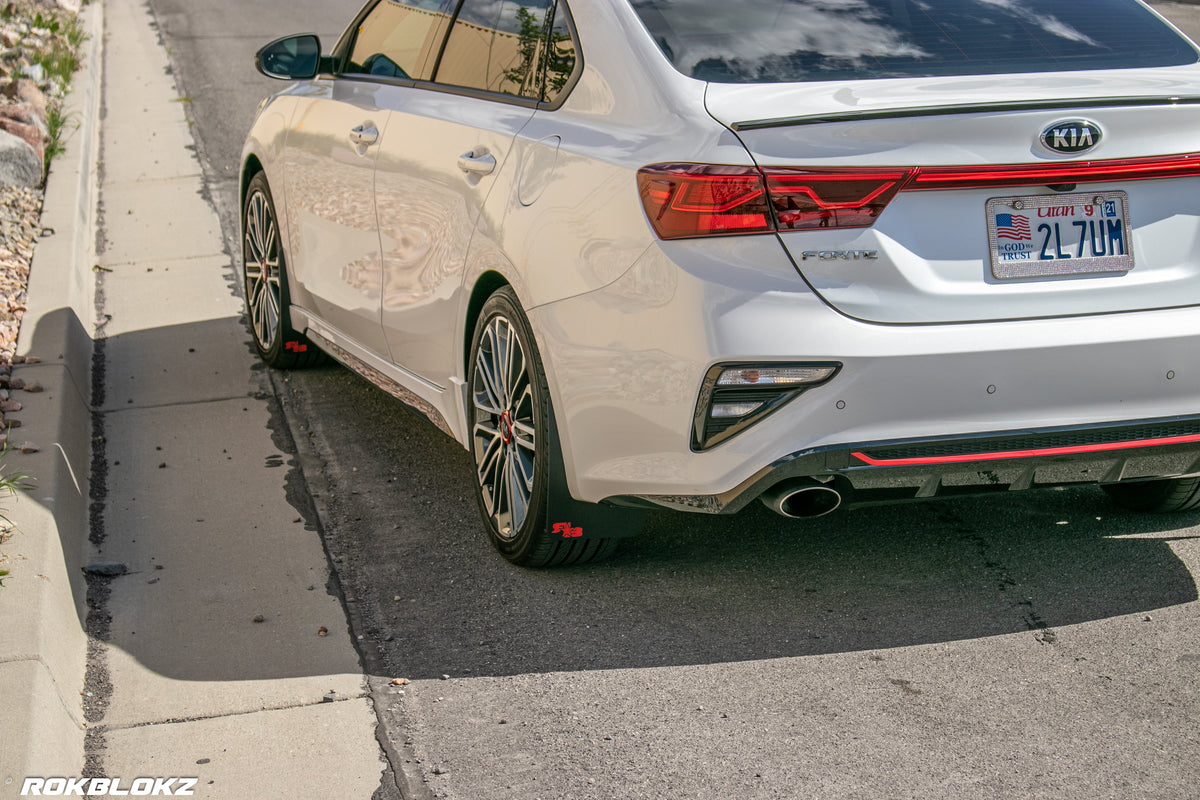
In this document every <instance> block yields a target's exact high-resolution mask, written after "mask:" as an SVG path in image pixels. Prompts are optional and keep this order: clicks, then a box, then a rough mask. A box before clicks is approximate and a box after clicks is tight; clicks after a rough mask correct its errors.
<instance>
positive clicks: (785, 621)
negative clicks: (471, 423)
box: [281, 367, 1200, 679]
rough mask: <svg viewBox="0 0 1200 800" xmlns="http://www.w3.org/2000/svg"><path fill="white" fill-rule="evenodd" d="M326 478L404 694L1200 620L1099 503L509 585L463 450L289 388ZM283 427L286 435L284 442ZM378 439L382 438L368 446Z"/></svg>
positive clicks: (705, 543) (1159, 527)
mask: <svg viewBox="0 0 1200 800" xmlns="http://www.w3.org/2000/svg"><path fill="white" fill-rule="evenodd" d="M285 380H286V383H284V384H283V385H285V386H286V387H287V388H286V389H285V390H284V391H283V392H282V393H281V394H282V395H283V396H285V398H286V399H285V407H286V408H287V414H286V416H287V417H288V418H289V419H290V420H293V421H295V420H301V422H300V423H299V424H301V425H303V426H305V429H306V430H308V429H309V428H310V426H311V431H310V432H311V433H313V434H314V435H313V436H303V437H300V436H298V437H297V439H298V440H300V441H301V446H302V447H307V446H312V447H315V448H317V449H320V448H321V447H322V445H321V444H320V443H321V442H325V445H324V447H325V450H324V451H323V452H319V453H315V456H316V457H315V459H314V460H315V461H318V462H320V463H322V464H323V469H322V480H323V481H326V482H327V488H326V491H327V492H328V496H327V497H326V500H325V503H324V510H323V514H322V522H323V525H324V527H325V530H324V534H325V537H326V542H327V546H328V548H329V550H330V552H331V553H332V554H333V558H334V564H335V568H336V569H337V571H338V574H339V576H340V580H341V583H342V586H343V587H344V590H345V592H346V595H347V597H348V598H353V602H350V603H348V604H347V608H348V609H349V610H350V614H351V619H352V626H353V627H354V629H355V631H356V633H358V634H361V635H362V636H363V640H362V641H361V642H360V647H361V649H362V651H363V655H364V658H365V660H366V662H367V667H368V669H369V670H370V671H372V672H376V671H378V672H379V673H380V674H382V675H385V676H386V675H392V676H395V675H403V676H405V677H408V678H414V679H415V678H432V677H439V676H441V675H447V674H448V675H451V676H459V677H462V676H499V675H511V674H520V673H535V672H551V671H571V670H591V669H622V668H642V667H657V666H668V665H687V664H708V663H720V662H732V661H745V660H753V659H769V658H780V657H791V656H806V655H815V654H824V653H834V652H846V651H861V650H875V649H881V648H890V647H901V646H908V645H918V644H924V643H932V642H945V641H952V640H966V639H975V638H979V637H985V636H998V635H1005V634H1013V633H1020V632H1028V633H1029V634H1030V635H1032V636H1036V637H1039V641H1044V642H1053V641H1054V639H1055V636H1056V634H1055V630H1054V629H1055V628H1057V627H1062V626H1067V625H1073V624H1076V623H1081V622H1087V621H1091V620H1098V619H1106V618H1110V617H1117V616H1121V615H1131V614H1144V613H1146V612H1149V611H1151V610H1153V609H1157V608H1162V607H1165V606H1171V605H1176V604H1180V603H1186V602H1189V601H1193V600H1195V599H1196V598H1197V590H1196V583H1195V580H1194V579H1193V576H1192V573H1191V572H1190V571H1189V569H1188V567H1187V565H1185V564H1184V563H1183V562H1182V561H1181V560H1180V559H1179V558H1178V557H1177V556H1176V554H1175V553H1174V552H1173V551H1172V549H1171V547H1170V540H1171V539H1174V538H1191V537H1196V536H1200V530H1198V529H1196V528H1195V527H1192V526H1195V525H1197V524H1198V523H1200V514H1183V515H1174V516H1150V515H1137V514H1131V513H1128V512H1124V511H1120V510H1118V509H1117V508H1116V507H1114V506H1113V505H1112V504H1111V503H1110V502H1109V501H1108V500H1107V498H1106V497H1105V495H1104V494H1103V492H1101V491H1100V490H1099V489H1098V488H1096V487H1083V488H1075V489H1069V490H1049V491H1039V492H1025V493H1020V494H1014V495H1010V496H1006V497H1004V498H987V499H983V498H980V499H960V500H947V501H935V502H927V503H922V504H911V505H903V506H891V507H883V508H870V509H860V510H855V511H852V512H848V513H838V514H834V515H830V516H827V517H823V518H820V519H812V520H787V519H783V518H781V517H778V516H776V515H774V514H772V513H771V512H770V511H768V510H767V509H766V508H764V507H762V506H761V505H759V504H757V503H755V504H752V506H751V507H749V508H747V509H745V510H744V511H743V512H742V513H740V514H738V515H736V516H732V517H709V516H702V515H694V514H684V513H675V512H668V511H662V512H655V513H653V514H652V515H651V516H650V518H649V521H648V524H647V526H646V529H645V531H644V532H643V533H642V534H641V535H640V536H639V537H636V538H632V539H628V540H625V541H623V542H622V543H621V546H620V549H619V550H618V551H617V553H616V555H615V556H614V557H612V558H611V559H609V560H608V561H605V562H603V563H599V564H594V565H588V566H583V567H576V568H566V569H550V570H528V569H522V568H518V567H513V566H511V565H509V564H508V563H507V562H505V561H504V560H503V559H502V558H500V557H499V556H498V555H497V554H496V553H495V552H494V551H493V550H492V549H491V546H490V544H488V542H487V541H486V537H485V536H484V533H483V529H482V527H481V523H480V520H479V514H478V511H477V509H476V507H475V503H474V500H473V499H472V484H471V481H472V480H473V479H474V474H473V467H472V464H471V462H470V458H469V456H468V454H467V453H466V451H465V450H463V449H462V448H461V447H460V446H459V445H458V444H456V443H454V442H452V441H450V440H449V439H448V438H447V437H445V436H443V435H442V434H440V433H439V432H438V431H437V430H435V429H434V428H433V427H432V426H431V425H429V424H427V423H425V422H424V421H422V420H420V419H418V418H417V417H416V416H415V415H414V414H412V413H411V412H408V411H407V410H405V409H404V408H403V407H402V406H400V405H398V404H396V403H394V402H393V401H391V399H390V398H387V397H386V396H383V395H382V393H380V392H378V391H377V390H375V389H373V388H372V387H370V386H368V385H366V384H365V383H364V382H363V381H361V380H359V379H357V378H355V377H354V376H353V375H351V374H350V373H348V372H346V371H344V370H342V369H340V368H338V367H331V368H328V369H324V370H319V371H316V372H309V373H294V374H292V375H289V376H286V378H285ZM294 424H295V423H294ZM380 431H389V432H394V435H387V436H380V434H379V432H380Z"/></svg>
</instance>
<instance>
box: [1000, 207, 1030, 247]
mask: <svg viewBox="0 0 1200 800" xmlns="http://www.w3.org/2000/svg"><path fill="white" fill-rule="evenodd" d="M996 238H997V239H1013V240H1015V241H1018V242H1028V241H1029V218H1028V217H1023V216H1021V215H1020V214H997V215H996Z"/></svg>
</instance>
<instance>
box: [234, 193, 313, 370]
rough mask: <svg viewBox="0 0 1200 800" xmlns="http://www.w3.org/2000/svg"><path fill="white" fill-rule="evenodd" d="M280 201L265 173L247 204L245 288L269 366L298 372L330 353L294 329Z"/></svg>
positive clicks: (257, 337) (259, 348)
mask: <svg viewBox="0 0 1200 800" xmlns="http://www.w3.org/2000/svg"><path fill="white" fill-rule="evenodd" d="M277 220H278V217H277V216H276V214H275V202H274V201H273V200H272V199H271V188H270V186H268V185H267V176H266V174H264V173H262V172H259V173H258V174H257V175H255V176H254V177H253V178H252V179H251V180H250V184H249V186H248V187H247V189H246V200H245V202H244V203H243V205H242V230H243V237H242V288H243V289H244V290H245V292H246V321H247V323H248V324H249V326H250V335H251V337H252V338H253V339H254V348H255V349H256V350H257V351H258V355H259V357H260V358H262V360H263V361H265V362H266V363H267V365H268V366H271V367H275V368H276V369H297V368H302V367H309V366H313V365H315V364H319V363H321V362H323V361H324V360H325V354H324V353H322V352H321V351H320V350H319V349H317V348H316V347H315V346H314V345H313V344H312V343H311V342H309V341H308V339H306V338H305V337H304V335H303V334H301V333H297V332H296V331H295V330H293V329H292V321H291V316H290V314H289V312H288V308H289V305H288V304H289V303H290V300H291V298H290V295H289V293H288V283H287V263H286V261H285V259H284V255H283V245H282V243H281V241H280V238H279V225H278V223H277Z"/></svg>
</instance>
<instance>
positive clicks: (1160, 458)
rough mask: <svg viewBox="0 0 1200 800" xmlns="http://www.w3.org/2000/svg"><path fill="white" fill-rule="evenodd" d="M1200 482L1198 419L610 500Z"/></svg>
mask: <svg viewBox="0 0 1200 800" xmlns="http://www.w3.org/2000/svg"><path fill="white" fill-rule="evenodd" d="M1198 474H1200V416H1195V417H1177V418H1172V419H1158V420H1145V421H1138V422H1129V423H1119V424H1111V425H1091V426H1075V427H1068V428H1053V429H1045V430H1038V431H1009V432H1002V433H990V434H977V435H973V436H969V437H965V438H963V437H959V438H951V437H940V438H931V439H921V440H906V441H888V442H868V443H862V444H856V445H848V446H839V447H830V448H818V449H815V450H805V451H800V452H796V453H791V454H789V455H787V456H785V457H784V458H781V459H779V460H778V461H776V462H775V463H773V464H771V465H770V466H768V467H766V468H764V469H762V470H760V471H759V472H758V473H756V474H755V475H754V476H753V477H751V478H750V479H748V480H746V481H744V482H743V483H741V484H739V485H738V486H736V487H734V488H733V489H731V490H729V491H727V492H722V493H720V494H709V495H631V496H624V497H612V498H608V502H611V503H614V504H617V505H653V506H661V507H665V508H673V509H678V510H682V511H695V512H701V513H708V514H732V513H736V512H737V511H740V510H741V509H742V508H743V507H744V506H746V505H747V504H748V503H750V502H751V501H753V500H754V499H756V498H758V497H759V496H760V495H762V494H763V493H764V492H766V491H768V490H769V489H771V487H773V486H775V485H777V484H780V483H783V482H785V481H792V480H795V479H800V478H810V479H813V480H815V481H817V482H820V483H823V484H826V485H828V486H830V487H831V488H834V489H836V490H837V491H838V492H839V493H840V494H841V495H842V505H844V506H849V507H860V506H867V505H876V504H885V503H899V502H905V501H908V500H924V499H929V498H935V497H960V496H967V495H983V494H995V493H1001V492H1010V491H1018V490H1024V489H1038V488H1051V487H1056V486H1067V485H1071V484H1081V483H1116V482H1119V481H1136V480H1148V479H1154V478H1165V477H1185V476H1192V475H1198Z"/></svg>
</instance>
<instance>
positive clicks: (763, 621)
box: [150, 0, 1200, 800]
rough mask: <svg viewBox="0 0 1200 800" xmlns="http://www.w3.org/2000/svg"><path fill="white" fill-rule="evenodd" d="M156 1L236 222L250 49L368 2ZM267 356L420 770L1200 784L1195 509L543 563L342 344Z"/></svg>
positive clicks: (425, 788)
mask: <svg viewBox="0 0 1200 800" xmlns="http://www.w3.org/2000/svg"><path fill="white" fill-rule="evenodd" d="M150 5H151V7H152V8H153V10H154V12H155V14H156V15H157V18H158V20H159V23H160V26H161V29H162V33H163V36H164V38H165V41H166V44H167V45H168V47H169V48H170V51H171V53H172V54H173V59H174V64H175V68H176V69H177V71H178V80H179V83H180V85H181V90H182V93H183V94H184V95H185V96H186V98H187V102H188V107H189V109H190V116H191V118H192V120H193V121H194V123H195V126H194V130H195V132H196V134H197V137H198V139H199V142H200V148H201V151H202V152H201V154H202V156H203V160H204V162H205V168H206V173H207V177H208V181H209V185H210V189H211V191H212V194H213V197H214V200H215V202H216V204H217V206H218V209H219V210H220V212H221V214H222V219H223V220H224V222H225V225H226V234H227V236H228V237H229V241H230V243H231V246H232V243H233V242H234V241H236V222H235V221H236V213H237V212H236V206H235V202H234V198H235V192H236V182H235V176H236V174H237V162H238V157H239V154H240V151H241V143H242V137H243V136H244V133H245V130H246V129H247V128H248V126H249V124H250V120H251V118H252V115H253V111H254V108H255V105H256V104H257V102H258V100H259V99H260V97H261V96H262V95H263V94H265V93H266V92H269V91H271V90H273V89H274V88H277V87H278V86H279V84H276V83H273V82H271V81H268V80H266V79H264V78H261V77H260V76H258V75H257V74H256V73H254V72H253V68H252V64H251V58H252V54H253V52H254V51H255V50H256V49H257V47H258V46H260V45H261V44H263V43H265V42H266V41H268V40H270V39H272V38H275V37H276V36H278V35H282V34H286V33H293V32H299V31H309V30H312V31H317V32H319V33H321V34H322V37H323V39H325V40H326V41H327V42H329V43H332V41H333V40H334V38H335V37H336V34H337V33H338V32H339V31H340V28H341V26H342V25H343V24H344V23H345V22H346V21H347V20H348V19H349V18H350V16H351V15H352V14H353V13H354V11H355V10H356V7H357V3H356V2H318V1H317V0H299V1H295V0H293V1H292V2H287V3H284V2H279V0H260V1H259V2H255V3H253V4H251V3H244V2H242V3H238V2H232V1H231V0H210V2H208V3H204V4H196V3H189V2H184V1H183V0H150ZM1162 8H1163V9H1164V10H1166V11H1168V12H1169V13H1172V14H1176V15H1178V17H1177V18H1178V19H1180V20H1182V21H1183V23H1185V24H1187V25H1196V23H1197V22H1200V14H1198V12H1197V9H1196V8H1195V7H1194V6H1190V7H1188V6H1177V5H1174V4H1165V5H1163V6H1162ZM1192 30H1193V31H1194V32H1195V31H1200V26H1196V27H1193V28H1192ZM273 382H274V385H275V387H276V390H277V392H278V394H279V396H280V399H281V402H282V404H283V407H284V409H285V416H286V420H281V421H280V422H279V423H278V424H279V425H280V426H281V428H280V430H279V431H278V433H280V434H281V440H283V439H286V438H287V436H286V435H283V434H287V435H290V436H291V438H293V439H294V440H295V441H296V442H297V447H298V449H297V452H296V462H295V464H294V465H293V467H292V470H293V475H292V480H291V485H292V486H293V488H294V492H293V495H294V501H295V503H296V504H297V506H298V507H300V508H301V509H302V511H303V512H304V513H305V514H306V515H308V517H309V520H310V522H312V523H313V524H319V525H320V526H321V529H322V531H323V534H324V537H325V542H326V548H327V550H328V552H329V555H330V558H331V560H332V563H333V565H334V568H335V570H336V572H337V575H338V578H339V582H340V591H341V592H342V593H343V596H344V600H345V604H346V608H347V609H348V611H349V614H350V618H351V625H352V628H353V632H354V633H355V635H356V636H361V637H362V638H361V640H360V642H359V644H360V649H361V654H362V657H363V660H364V665H365V668H366V670H367V671H368V673H369V674H370V675H371V676H372V684H373V686H374V687H375V690H376V691H375V696H376V706H377V710H378V712H379V715H380V720H381V723H382V727H381V731H382V733H381V737H382V738H383V739H384V740H386V741H387V742H389V744H390V746H391V753H390V755H391V757H392V759H393V762H394V765H395V766H396V767H397V770H398V772H399V773H400V775H401V776H402V783H403V784H404V785H403V787H402V788H403V790H404V791H405V792H406V793H408V794H410V795H412V796H415V797H428V796H431V795H432V794H434V793H436V794H438V795H439V796H446V797H456V798H463V799H464V800H484V799H485V798H526V799H527V798H534V797H540V798H551V797H562V798H571V799H572V800H575V799H576V798H587V797H604V798H651V797H653V798H722V799H724V798H728V797H755V798H757V797H822V798H834V797H846V798H852V797H910V796H911V797H922V798H932V797H937V798H959V797H961V798H972V800H974V798H982V797H996V798H1000V797H1003V798H1012V797H1054V798H1081V799H1082V798H1087V800H1095V799H1096V798H1132V797H1138V798H1140V797H1155V798H1181V799H1183V798H1187V800H1194V798H1195V797H1196V788H1195V787H1196V785H1197V783H1200V732H1198V731H1197V728H1196V724H1195V720H1196V718H1197V715H1198V714H1200V697H1198V695H1197V687H1198V686H1200V625H1198V624H1197V622H1198V621H1200V603H1197V589H1196V575H1197V574H1200V528H1198V527H1197V526H1198V525H1200V515H1195V514H1193V515H1186V516H1180V517H1170V518H1161V517H1146V516H1137V515H1132V514H1127V513H1123V512H1120V511H1118V510H1116V509H1115V508H1114V507H1112V506H1111V505H1110V504H1109V503H1108V502H1107V501H1106V499H1105V497H1104V495H1103V494H1102V493H1101V492H1100V491H1099V490H1095V489H1079V490H1070V491H1053V492H1045V493H1040V494H1035V493H1029V494H1025V495H1022V496H1016V497H1012V498H1005V499H1003V500H999V501H982V500H969V501H956V502H942V503H937V504H923V505H913V506H902V507H892V508H887V509H874V510H863V511H856V512H853V513H851V514H848V515H843V516H838V517H834V518H824V519H820V520H814V521H809V522H805V523H799V524H797V523H791V522H788V521H786V520H782V519H780V518H778V517H775V516H774V515H772V514H770V513H769V512H767V511H766V510H765V509H763V508H761V507H759V506H758V505H757V504H756V505H754V506H753V507H751V508H749V509H747V510H746V511H745V512H744V513H742V514H741V515H738V516H736V517H733V518H720V519H712V518H703V517H696V516H692V515H681V514H673V513H668V512H661V513H656V514H654V515H653V516H652V517H651V520H650V524H649V526H648V530H647V531H646V532H645V534H644V535H643V536H642V537H640V538H638V539H635V540H631V541H627V542H625V543H623V545H622V547H621V549H620V550H619V551H618V553H617V555H616V556H615V557H614V558H613V559H611V560H609V561H607V562H605V563H603V564H597V565H593V566H588V567H584V568H575V569H563V570H552V571H526V570H521V569H517V568H514V567H511V566H509V565H508V564H507V563H506V562H504V561H503V560H502V559H500V558H499V557H498V556H496V555H495V554H494V553H493V552H492V551H491V549H490V546H489V545H488V543H487V542H486V540H485V539H484V537H483V535H482V532H481V530H480V527H479V521H478V512H477V510H476V508H475V505H474V500H473V498H472V493H471V480H472V466H471V463H470V459H469V457H468V455H467V453H466V452H465V451H464V450H463V449H462V448H460V447H459V446H458V445H457V444H455V443H454V442H452V441H450V440H449V439H447V438H446V437H444V436H443V435H442V434H441V433H440V432H438V431H437V430H436V429H435V428H433V427H432V426H431V425H429V424H428V423H426V422H425V421H424V420H423V419H422V418H420V417H418V416H417V415H416V414H413V413H411V412H409V411H408V410H407V409H405V408H404V407H403V406H401V405H399V404H398V403H396V402H395V401H393V400H392V399H391V398H390V397H388V396H387V395H385V394H383V393H382V392H380V391H378V390H376V389H374V388H373V387H371V386H369V385H367V384H366V383H365V382H364V381H362V380H360V379H358V378H357V377H355V376H353V375H352V374H350V373H348V372H347V371H345V370H343V369H341V368H339V367H336V366H331V367H325V368H320V369H316V370H311V371H307V372H295V373H289V374H276V375H274V376H273ZM284 428H286V430H284ZM442 676H446V679H443V677H442ZM393 677H404V678H407V679H410V680H411V681H412V683H411V684H410V685H408V686H406V687H404V688H403V689H400V688H398V687H392V686H390V685H388V680H389V679H391V678H393ZM402 692H403V693H402ZM331 796H336V794H333V795H331Z"/></svg>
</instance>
